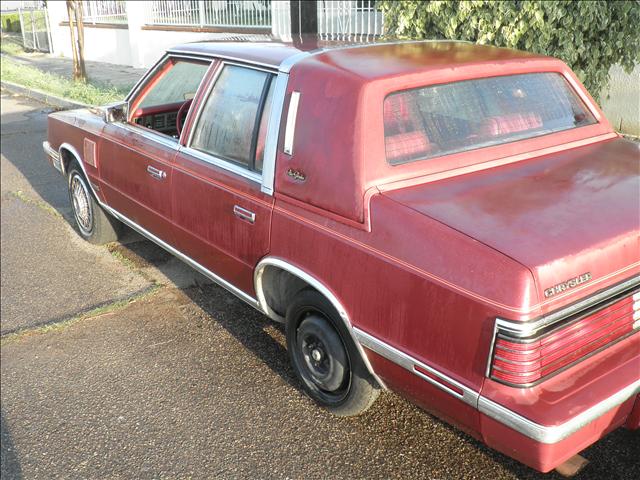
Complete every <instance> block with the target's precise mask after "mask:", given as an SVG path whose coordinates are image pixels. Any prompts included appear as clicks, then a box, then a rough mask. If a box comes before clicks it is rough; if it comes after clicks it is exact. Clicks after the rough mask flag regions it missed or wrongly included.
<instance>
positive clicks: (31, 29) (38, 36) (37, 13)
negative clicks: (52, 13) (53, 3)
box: [18, 2, 52, 53]
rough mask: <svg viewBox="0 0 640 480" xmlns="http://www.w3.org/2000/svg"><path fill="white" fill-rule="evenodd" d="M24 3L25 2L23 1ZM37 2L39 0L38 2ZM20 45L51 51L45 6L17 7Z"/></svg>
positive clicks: (41, 50)
mask: <svg viewBox="0 0 640 480" xmlns="http://www.w3.org/2000/svg"><path fill="white" fill-rule="evenodd" d="M25 3H26V2H25ZM38 3H39V2H38ZM18 14H19V15H20V29H21V30H22V45H23V46H24V48H25V49H28V50H37V51H40V52H46V53H51V51H52V50H51V29H50V28H49V15H48V14H47V9H46V8H37V7H33V8H19V9H18Z"/></svg>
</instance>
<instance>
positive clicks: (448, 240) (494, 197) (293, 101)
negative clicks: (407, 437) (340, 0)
mask: <svg viewBox="0 0 640 480" xmlns="http://www.w3.org/2000/svg"><path fill="white" fill-rule="evenodd" d="M44 148H45V151H46V152H47V155H48V158H49V160H50V162H51V163H52V164H53V165H54V167H55V168H57V169H58V170H60V171H61V172H62V173H63V174H64V175H66V177H67V178H68V185H69V196H70V199H71V203H72V205H73V212H74V215H75V220H76V223H77V227H78V230H79V232H80V235H82V236H83V237H84V238H85V239H87V240H89V241H91V242H95V243H103V242H108V241H113V240H115V239H116V238H117V237H116V234H117V231H118V228H119V226H120V224H121V223H124V224H126V225H128V226H130V227H132V228H133V229H135V230H137V231H138V232H140V233H142V234H143V235H145V236H146V237H148V238H149V239H151V240H153V241H154V242H156V243H157V244H159V245H160V246H162V247H164V248H165V249H167V250H168V251H170V252H172V253H173V254H175V255H176V256H178V257H179V258H181V259H182V260H184V261H185V262H186V263H188V264H189V265H191V266H193V267H194V268H196V269H197V270H199V271H200V272H202V273H204V274H205V275H206V276H208V277H210V278H211V279H213V280H214V281H216V282H218V283H219V284H220V285H222V286H223V287H225V288H226V289H227V290H229V291H230V292H232V293H234V294H235V295H237V296H238V297H240V298H241V299H242V300H244V301H245V302H247V303H248V304H250V305H252V306H253V307H255V308H256V309H258V310H260V311H261V312H264V313H265V314H266V315H267V316H268V317H270V318H271V319H273V320H275V321H280V322H286V332H287V343H288V350H289V353H290V358H291V362H292V364H293V368H294V370H295V372H296V373H297V375H298V377H299V379H300V382H301V384H302V386H303V387H304V389H305V391H306V392H307V394H308V395H309V396H310V397H312V398H313V399H314V400H315V401H317V402H318V403H319V404H320V405H323V406H325V407H327V408H328V409H329V410H331V411H333V412H335V413H336V414H338V415H355V414H358V413H360V412H362V411H364V410H365V409H367V408H368V407H369V406H370V405H371V404H372V403H373V401H374V400H375V399H376V396H377V395H378V392H379V391H380V389H384V388H388V389H392V390H394V391H396V392H398V393H400V394H401V395H404V396H406V397H408V398H409V399H411V400H412V401H413V402H415V403H416V404H418V405H420V406H421V407H423V408H424V409H425V410H427V411H429V412H432V413H433V414H435V415H437V416H439V417H441V418H443V419H445V420H446V421H448V422H450V423H452V424H454V425H456V426H457V427H459V428H460V429H462V430H464V431H465V432H467V433H469V434H471V435H473V436H474V437H476V438H478V439H481V440H482V441H483V442H485V443H486V444H487V445H489V446H490V447H492V448H494V449H496V450H499V451H501V452H503V453H505V454H506V455H509V456H511V457H513V458H516V459H517V460H519V461H520V462H523V463H525V464H527V465H529V466H531V467H533V468H535V469H538V470H540V471H548V470H550V469H553V468H555V467H557V466H558V465H560V464H563V463H564V462H565V461H567V460H568V459H570V458H571V457H572V456H574V455H575V454H577V453H578V452H580V451H581V450H583V449H584V448H586V447H587V446H589V445H590V444H592V443H593V442H595V441H596V440H598V439H599V438H601V437H602V436H604V435H605V434H607V433H608V432H610V431H612V430H613V429H616V428H618V427H621V426H626V427H628V428H631V429H637V428H638V427H639V426H640V400H639V399H638V392H639V391H640V335H639V334H638V332H639V330H640V293H639V291H640V226H639V221H640V220H639V219H640V193H639V192H640V189H639V188H638V185H639V184H640V183H639V182H640V172H639V167H640V162H639V158H640V150H639V148H638V144H637V143H632V142H630V141H627V140H624V139H623V138H621V137H620V136H619V135H618V134H616V133H615V132H614V131H613V129H612V128H611V125H610V124H609V122H607V120H606V119H605V117H604V115H603V114H602V111H601V110H600V109H599V108H598V106H597V105H596V103H595V102H594V100H593V99H592V98H591V96H590V95H589V93H588V92H587V91H586V90H585V88H584V87H583V86H582V85H581V83H580V82H579V80H578V79H577V78H576V76H575V75H574V74H573V73H572V72H571V70H570V69H569V68H568V67H567V66H566V65H565V64H564V63H562V62H561V61H559V60H556V59H553V58H549V57H544V56H540V55H533V54H529V53H525V52H520V51H514V50H508V49H502V48H494V47H489V46H480V45H473V44H469V43H463V42H443V41H437V42H429V41H425V42H395V43H379V44H370V45H347V44H342V45H331V44H325V43H318V42H315V43H307V42H302V43H297V44H295V45H294V44H283V43H233V42H232V43H194V44H189V45H184V46H180V47H176V48H174V49H172V50H169V51H168V52H167V53H166V55H165V56H164V57H163V58H162V59H161V60H160V61H159V62H158V63H157V64H156V65H155V66H154V67H153V68H151V70H150V71H149V73H148V74H147V75H146V76H145V77H144V78H143V79H142V80H141V81H140V82H139V83H138V84H137V85H136V86H135V87H134V88H133V90H132V92H131V93H130V94H129V96H128V97H127V99H126V102H125V103H123V104H118V105H112V106H108V107H105V108H101V109H95V110H76V111H67V112H58V113H54V114H52V115H50V117H49V138H48V142H45V143H44Z"/></svg>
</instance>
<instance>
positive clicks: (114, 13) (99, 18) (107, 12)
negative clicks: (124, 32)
mask: <svg viewBox="0 0 640 480" xmlns="http://www.w3.org/2000/svg"><path fill="white" fill-rule="evenodd" d="M126 3H127V2H125V1H119V0H111V1H109V0H107V1H105V0H98V1H87V0H85V1H83V2H82V21H83V22H84V23H91V24H94V25H95V24H97V23H116V24H119V23H122V24H126V23H127V5H126Z"/></svg>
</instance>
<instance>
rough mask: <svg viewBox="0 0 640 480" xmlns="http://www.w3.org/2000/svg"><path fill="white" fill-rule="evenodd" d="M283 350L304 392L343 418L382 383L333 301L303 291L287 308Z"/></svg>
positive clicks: (368, 402) (373, 394) (355, 412)
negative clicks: (371, 370)
mask: <svg viewBox="0 0 640 480" xmlns="http://www.w3.org/2000/svg"><path fill="white" fill-rule="evenodd" d="M286 334H287V350H288V351H289V359H290V361H291V365H292V366H293V369H294V371H295V373H296V376H297V377H298V379H299V380H300V382H301V383H302V386H303V388H304V391H305V392H306V393H307V395H309V396H310V397H311V398H312V399H313V400H315V401H316V403H318V404H320V405H321V406H323V407H325V408H326V409H327V410H329V411H330V412H332V413H333V414H335V415H337V416H341V417H351V416H355V415H359V414H360V413H362V412H364V411H365V410H367V409H368V408H369V407H370V406H371V405H372V404H373V402H374V401H375V400H376V398H378V395H379V393H380V387H379V386H378V385H377V383H376V381H375V380H374V379H373V377H372V376H371V374H370V373H369V371H368V370H367V367H366V365H365V364H364V361H363V360H362V357H361V356H360V352H359V351H358V349H357V347H356V345H355V343H354V341H353V339H352V338H351V335H350V334H349V332H348V331H347V328H346V326H345V325H344V322H343V321H342V319H341V318H340V316H339V314H338V312H336V310H335V308H333V305H332V304H331V302H329V301H328V300H327V299H326V298H325V297H324V296H322V295H321V294H320V293H318V292H317V291H315V290H303V291H302V292H300V293H299V294H298V295H297V296H296V297H295V298H294V300H293V302H292V303H291V305H289V307H288V308H287V314H286Z"/></svg>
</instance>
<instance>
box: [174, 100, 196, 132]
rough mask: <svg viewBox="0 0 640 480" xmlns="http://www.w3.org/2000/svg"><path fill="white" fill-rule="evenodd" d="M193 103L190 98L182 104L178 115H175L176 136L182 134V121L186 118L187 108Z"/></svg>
mask: <svg viewBox="0 0 640 480" xmlns="http://www.w3.org/2000/svg"><path fill="white" fill-rule="evenodd" d="M192 102H193V98H190V99H189V100H187V101H186V102H184V103H183V104H182V105H181V106H180V109H179V110H178V114H177V115H176V130H177V131H178V136H180V134H181V133H182V127H183V126H184V120H185V118H187V113H188V112H189V107H191V103H192Z"/></svg>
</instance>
